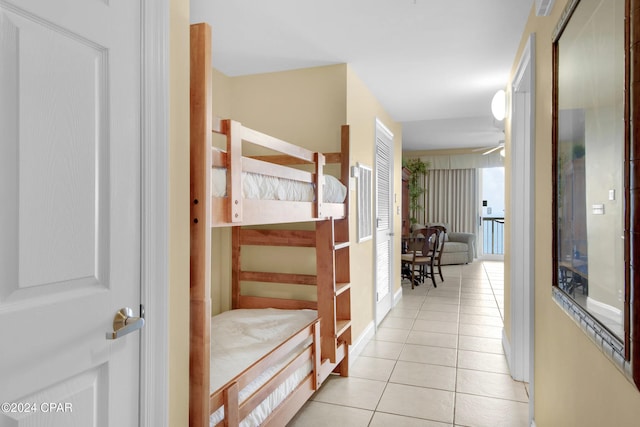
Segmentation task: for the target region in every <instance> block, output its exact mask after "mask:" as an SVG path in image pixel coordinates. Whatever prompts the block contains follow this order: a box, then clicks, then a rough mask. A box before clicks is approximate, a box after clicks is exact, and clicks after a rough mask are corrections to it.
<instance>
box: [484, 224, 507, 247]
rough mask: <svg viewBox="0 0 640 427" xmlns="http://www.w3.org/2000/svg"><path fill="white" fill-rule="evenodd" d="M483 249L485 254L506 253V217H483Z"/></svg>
mask: <svg viewBox="0 0 640 427" xmlns="http://www.w3.org/2000/svg"><path fill="white" fill-rule="evenodd" d="M482 236H483V239H482V240H483V242H482V251H483V253H484V254H485V255H504V218H494V217H483V218H482Z"/></svg>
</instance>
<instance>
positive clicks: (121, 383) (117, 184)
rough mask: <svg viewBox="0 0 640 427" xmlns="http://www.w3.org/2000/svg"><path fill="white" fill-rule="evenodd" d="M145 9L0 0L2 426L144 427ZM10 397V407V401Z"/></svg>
mask: <svg viewBox="0 0 640 427" xmlns="http://www.w3.org/2000/svg"><path fill="white" fill-rule="evenodd" d="M140 30H141V6H140V2H139V1H136V0H108V1H107V0H104V1H88V0H60V1H50V0H19V1H5V0H0V343H1V344H0V346H1V348H0V404H2V407H1V408H0V426H2V427H5V426H23V425H38V426H40V425H43V426H44V425H47V426H108V425H110V426H135V425H138V420H139V414H138V413H139V379H140V372H139V371H140V367H139V365H140V357H139V355H140V333H139V332H138V331H135V332H133V333H130V334H128V335H125V336H123V337H122V338H119V339H116V340H108V339H107V338H106V333H107V332H112V331H113V319H114V316H115V314H116V312H117V311H118V310H119V309H121V308H123V307H131V308H132V309H133V317H137V316H140V311H141V309H140V275H141V271H140V229H141V228H140V215H141V209H140V198H141V197H140V188H141V187H140V140H141V127H140V105H141V104H140V103H141V100H140V97H141V89H140V88H141V86H140V84H141V81H140V76H141V67H140V63H141V60H140V58H141V56H140V55H141V49H140V42H141V35H140ZM3 402H8V403H3Z"/></svg>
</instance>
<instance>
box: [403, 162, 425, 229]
mask: <svg viewBox="0 0 640 427" xmlns="http://www.w3.org/2000/svg"><path fill="white" fill-rule="evenodd" d="M404 167H405V168H407V170H408V171H409V172H410V173H411V175H410V176H409V220H410V221H411V224H415V223H416V222H418V213H419V212H420V211H422V210H424V207H423V206H422V205H421V204H420V197H421V196H422V195H423V194H424V192H425V191H426V190H425V189H424V187H422V182H423V180H424V175H425V174H426V173H427V171H428V169H429V163H428V162H423V161H422V160H420V159H419V158H411V159H408V160H406V161H405V162H404Z"/></svg>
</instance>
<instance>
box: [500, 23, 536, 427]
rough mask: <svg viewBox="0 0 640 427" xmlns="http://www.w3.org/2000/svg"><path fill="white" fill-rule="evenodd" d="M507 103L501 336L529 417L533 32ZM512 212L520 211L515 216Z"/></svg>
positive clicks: (532, 290) (532, 282)
mask: <svg viewBox="0 0 640 427" xmlns="http://www.w3.org/2000/svg"><path fill="white" fill-rule="evenodd" d="M511 89H512V103H511V147H510V148H511V153H512V156H511V174H510V176H511V190H510V193H511V203H510V205H511V213H510V217H511V221H510V222H511V225H510V228H511V230H510V246H511V250H510V252H511V254H512V256H511V259H510V277H509V279H510V283H511V300H510V314H511V336H510V337H506V336H503V344H504V346H505V349H508V350H509V351H508V353H509V355H508V361H509V368H510V371H511V376H512V377H513V378H514V379H516V380H519V381H526V382H529V389H530V397H529V421H530V423H532V422H533V405H534V384H533V380H534V375H533V372H534V315H535V312H534V303H535V271H534V270H535V269H534V266H535V262H534V261H535V260H534V256H535V248H534V236H535V220H534V215H533V211H534V209H535V189H534V183H535V180H534V176H533V174H534V171H535V168H534V158H535V149H534V142H535V90H536V88H535V33H531V35H530V36H529V39H528V40H527V44H526V46H525V48H524V50H523V53H522V55H521V56H520V60H519V63H518V67H517V69H516V73H515V75H514V79H513V82H512V87H511ZM516 211H517V212H518V215H516Z"/></svg>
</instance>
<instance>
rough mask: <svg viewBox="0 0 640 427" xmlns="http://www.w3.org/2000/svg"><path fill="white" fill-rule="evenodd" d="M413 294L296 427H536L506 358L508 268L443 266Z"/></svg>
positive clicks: (326, 386)
mask: <svg viewBox="0 0 640 427" xmlns="http://www.w3.org/2000/svg"><path fill="white" fill-rule="evenodd" d="M443 275H444V279H445V280H444V282H440V280H439V278H438V280H437V281H436V283H437V285H438V287H437V288H433V287H432V286H431V284H430V282H427V284H423V285H421V286H418V287H416V288H415V289H411V286H410V284H409V283H408V282H407V283H403V297H402V299H401V300H400V302H399V303H398V304H397V305H396V306H395V307H394V308H393V309H392V310H391V312H390V313H389V314H388V315H387V317H386V318H385V319H384V320H383V321H382V323H381V325H380V328H379V329H378V331H377V333H376V335H375V337H374V338H373V339H372V340H371V341H370V342H369V343H368V344H367V346H366V347H365V349H364V350H363V352H362V354H361V355H360V356H359V357H358V358H357V359H356V360H355V361H354V362H353V364H352V367H351V369H350V376H349V377H348V378H343V377H339V376H331V377H330V378H329V379H328V380H327V381H326V382H325V383H324V384H323V386H322V387H321V388H320V390H318V391H317V392H316V393H315V394H314V395H313V397H312V398H311V400H309V401H308V402H307V403H306V404H305V406H304V407H303V408H302V409H301V410H300V412H299V413H298V414H297V415H296V417H295V418H294V419H293V420H292V421H291V422H290V423H289V426H290V427H315V426H318V427H319V426H332V427H333V426H341V427H352V426H353V427H359V426H370V427H386V426H393V427H403V426H408V427H410V426H427V427H444V426H474V427H475V426H477V427H483V426H487V427H498V426H504V427H526V426H527V424H528V414H529V404H528V395H527V388H526V384H524V383H521V382H516V381H513V380H512V379H511V377H510V376H509V373H508V372H509V370H508V366H507V362H506V359H505V356H504V353H503V350H502V343H501V338H502V319H503V315H502V313H503V310H504V305H503V300H504V279H503V277H504V274H503V264H502V263H501V262H493V261H492V262H489V261H476V262H474V263H472V264H469V265H464V266H446V267H443Z"/></svg>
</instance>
